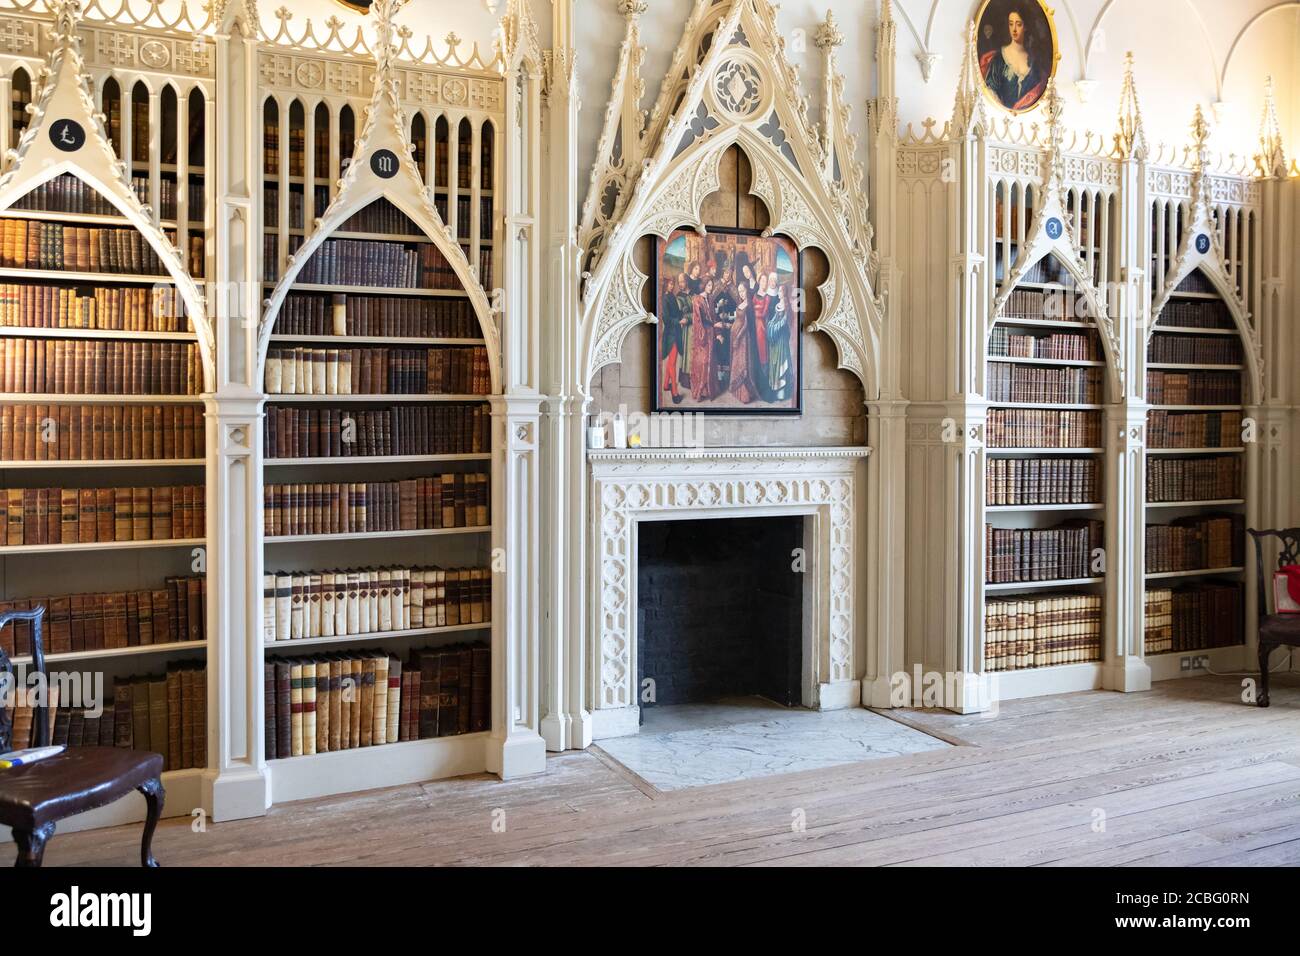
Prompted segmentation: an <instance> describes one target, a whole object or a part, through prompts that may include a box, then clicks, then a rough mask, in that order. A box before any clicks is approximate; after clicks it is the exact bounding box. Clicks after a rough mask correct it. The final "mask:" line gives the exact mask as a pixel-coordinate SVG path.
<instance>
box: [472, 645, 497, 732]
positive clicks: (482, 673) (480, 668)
mask: <svg viewBox="0 0 1300 956" xmlns="http://www.w3.org/2000/svg"><path fill="white" fill-rule="evenodd" d="M471 658H472V659H471V661H470V710H469V729H470V732H471V733H478V732H480V731H484V730H491V729H492V650H491V648H490V647H489V646H488V645H486V644H475V645H474V647H473V650H472V653H471Z"/></svg>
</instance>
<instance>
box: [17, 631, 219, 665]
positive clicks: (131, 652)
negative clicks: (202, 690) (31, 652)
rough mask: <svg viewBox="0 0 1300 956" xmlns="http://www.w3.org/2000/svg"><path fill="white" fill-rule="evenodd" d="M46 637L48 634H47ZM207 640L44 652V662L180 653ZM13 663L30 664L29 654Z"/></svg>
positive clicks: (197, 648) (198, 647)
mask: <svg viewBox="0 0 1300 956" xmlns="http://www.w3.org/2000/svg"><path fill="white" fill-rule="evenodd" d="M47 637H48V635H47ZM207 647H208V642H207V641H175V642H173V643H171V644H146V645H143V646H139V647H112V648H104V649H101V650H97V651H66V652H64V653H62V654H46V655H45V663H46V664H59V663H62V662H65V661H100V660H109V659H110V658H114V657H140V656H144V655H152V654H182V653H184V652H186V651H204V650H207ZM11 660H12V661H13V662H14V663H15V664H31V662H32V659H31V657H30V656H26V657H14V658H11Z"/></svg>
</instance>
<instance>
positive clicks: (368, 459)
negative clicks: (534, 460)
mask: <svg viewBox="0 0 1300 956" xmlns="http://www.w3.org/2000/svg"><path fill="white" fill-rule="evenodd" d="M491 460H492V455H491V453H490V452H481V453H476V454H463V455H355V456H352V457H340V458H268V459H266V460H265V461H263V462H262V464H263V465H265V466H266V467H268V468H298V467H303V466H307V465H393V464H407V463H414V462H439V461H491Z"/></svg>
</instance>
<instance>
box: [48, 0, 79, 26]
mask: <svg viewBox="0 0 1300 956" xmlns="http://www.w3.org/2000/svg"><path fill="white" fill-rule="evenodd" d="M55 4H56V6H55V9H54V22H55V24H56V26H55V32H56V33H64V34H69V33H72V32H73V31H74V30H76V28H77V22H78V21H79V20H80V19H81V0H55Z"/></svg>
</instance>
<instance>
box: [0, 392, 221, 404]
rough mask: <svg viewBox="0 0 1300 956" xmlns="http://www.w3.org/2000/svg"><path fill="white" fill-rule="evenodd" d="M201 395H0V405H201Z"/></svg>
mask: <svg viewBox="0 0 1300 956" xmlns="http://www.w3.org/2000/svg"><path fill="white" fill-rule="evenodd" d="M202 404H203V396H202V395H74V394H71V393H68V392H57V393H49V392H42V393H39V394H37V393H31V392H5V393H0V405H202Z"/></svg>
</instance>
